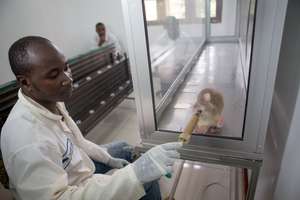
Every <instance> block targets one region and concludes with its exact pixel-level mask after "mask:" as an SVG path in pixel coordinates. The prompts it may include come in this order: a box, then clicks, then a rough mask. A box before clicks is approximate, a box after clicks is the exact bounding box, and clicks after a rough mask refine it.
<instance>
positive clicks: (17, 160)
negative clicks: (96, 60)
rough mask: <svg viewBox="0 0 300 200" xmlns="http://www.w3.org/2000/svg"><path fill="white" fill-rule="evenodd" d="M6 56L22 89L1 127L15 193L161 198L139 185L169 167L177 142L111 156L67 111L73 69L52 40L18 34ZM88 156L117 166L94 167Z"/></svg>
mask: <svg viewBox="0 0 300 200" xmlns="http://www.w3.org/2000/svg"><path fill="white" fill-rule="evenodd" d="M9 61H10V65H11V68H12V71H13V72H14V74H15V75H16V78H17V80H18V82H19V83H20V86H21V89H20V91H19V93H18V97H19V100H18V101H17V103H16V104H15V106H14V107H13V109H12V111H11V113H10V115H9V117H8V119H7V121H6V122H5V124H4V126H3V128H2V132H1V151H2V155H3V160H4V164H5V168H6V170H7V173H8V176H9V179H10V188H11V190H12V192H13V193H14V195H15V197H16V199H22V200H49V199H59V200H62V199H64V200H71V199H76V200H79V199H83V200H89V199H92V200H94V199H95V200H98V199H99V200H112V199H114V200H117V199H120V200H135V199H136V200H137V199H145V200H146V199H152V200H155V199H160V198H161V197H160V195H157V194H156V197H154V196H155V195H153V191H151V188H150V189H149V188H148V189H147V188H144V184H147V183H151V182H153V181H155V180H157V179H159V178H160V177H161V176H162V175H166V174H168V173H171V172H172V165H173V164H174V162H175V159H177V158H179V153H178V152H177V149H178V148H180V147H181V144H180V143H167V144H163V145H158V146H156V147H154V148H152V149H150V150H149V151H147V152H146V153H145V154H143V155H142V156H141V157H140V158H138V159H137V160H136V161H135V162H133V163H131V164H129V163H128V162H127V161H126V160H123V159H118V158H114V157H112V156H111V155H110V154H109V153H107V151H106V150H105V149H103V148H101V147H100V146H98V145H96V144H94V143H92V142H90V141H88V140H86V139H85V138H84V137H83V136H82V134H81V132H80V130H79V129H78V127H77V125H76V124H75V123H74V121H73V120H72V119H71V117H70V116H69V114H68V112H67V110H66V108H65V106H64V103H63V102H64V101H65V100H67V99H68V98H70V96H71V94H72V78H71V71H70V68H69V66H68V64H67V62H66V58H65V57H64V55H63V54H62V53H61V52H60V51H59V49H58V48H57V47H56V46H54V45H53V44H52V43H51V42H50V41H49V40H47V39H45V38H42V37H37V36H29V37H25V38H21V39H20V40H18V41H16V42H15V43H14V44H13V45H12V46H11V47H10V49H9ZM92 159H93V160H94V161H96V162H99V163H102V164H105V165H107V166H109V167H111V168H118V170H116V171H115V172H114V173H113V174H112V175H106V174H95V165H94V163H93V161H92ZM125 165H126V166H125ZM151 192H152V194H151ZM151 195H152V196H151Z"/></svg>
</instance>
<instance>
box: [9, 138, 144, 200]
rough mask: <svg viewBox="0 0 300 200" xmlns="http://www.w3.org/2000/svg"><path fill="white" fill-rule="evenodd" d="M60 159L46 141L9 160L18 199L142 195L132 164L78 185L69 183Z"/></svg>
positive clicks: (22, 151) (121, 197)
mask: <svg viewBox="0 0 300 200" xmlns="http://www.w3.org/2000/svg"><path fill="white" fill-rule="evenodd" d="M29 158H30V159H29ZM61 159H62V158H61V155H60V153H59V152H58V151H56V150H55V149H54V148H53V147H51V146H50V145H48V144H43V145H42V146H41V145H30V146H27V147H25V148H23V149H22V150H20V151H18V152H17V153H16V154H15V155H13V156H12V157H11V159H10V161H9V162H10V163H9V166H10V170H9V176H10V179H11V181H12V183H13V184H14V185H15V186H16V190H17V193H18V195H19V196H20V197H21V199H23V200H49V199H57V200H74V199H76V200H77V199H78V200H79V199H95V200H98V199H99V200H102V199H103V200H104V199H105V200H109V199H124V200H125V199H128V200H129V199H130V200H131V199H139V198H141V197H142V196H143V195H144V189H143V186H142V184H141V183H140V182H139V180H138V179H137V177H136V175H135V173H134V171H133V168H132V166H128V167H125V168H123V169H121V170H118V171H117V172H116V173H115V174H114V175H112V176H108V175H93V176H91V177H90V178H89V179H87V180H86V181H84V183H82V184H80V185H79V186H71V185H69V184H68V175H67V173H66V171H65V170H64V169H63V167H62V164H61V162H62V160H61Z"/></svg>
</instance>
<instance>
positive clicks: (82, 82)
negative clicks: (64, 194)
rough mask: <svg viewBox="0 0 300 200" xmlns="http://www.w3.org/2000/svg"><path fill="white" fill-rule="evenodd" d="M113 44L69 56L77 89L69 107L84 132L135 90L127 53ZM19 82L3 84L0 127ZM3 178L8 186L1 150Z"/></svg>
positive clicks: (0, 91)
mask: <svg viewBox="0 0 300 200" xmlns="http://www.w3.org/2000/svg"><path fill="white" fill-rule="evenodd" d="M114 54H115V47H114V45H113V44H110V45H107V46H105V47H101V48H98V49H95V50H92V51H90V52H87V53H85V54H82V55H79V56H77V57H75V58H73V59H70V60H68V63H69V64H70V68H71V70H72V74H73V82H74V83H73V84H74V91H73V95H72V98H71V99H70V100H69V101H67V102H66V107H67V109H68V111H69V113H70V115H71V117H72V118H73V119H74V121H75V122H76V123H77V125H78V126H79V128H80V130H81V131H82V133H83V134H87V133H88V131H90V130H91V129H92V128H93V127H94V126H95V125H97V123H99V121H100V120H101V119H103V118H104V117H105V116H106V115H107V114H108V113H109V112H110V111H111V110H112V109H113V108H115V107H116V106H117V105H118V104H119V103H120V102H122V101H123V100H124V98H126V97H127V96H128V94H130V93H131V92H132V90H133V86H132V81H131V74H130V69H129V62H128V59H127V57H126V55H122V56H117V58H116V56H115V55H114ZM18 90H19V86H18V84H17V82H16V81H11V82H8V83H6V84H4V85H2V86H0V127H1V128H2V126H3V124H4V122H5V120H6V118H7V116H8V114H9V112H10V110H11V109H12V107H13V106H14V104H15V103H16V101H17V99H18V96H17V93H18ZM0 182H1V183H2V184H3V185H4V186H5V187H8V177H7V175H6V173H5V169H4V165H3V162H2V155H1V154H0Z"/></svg>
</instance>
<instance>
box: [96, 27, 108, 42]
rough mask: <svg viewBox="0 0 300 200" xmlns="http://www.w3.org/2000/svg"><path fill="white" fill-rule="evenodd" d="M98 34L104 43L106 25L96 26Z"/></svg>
mask: <svg viewBox="0 0 300 200" xmlns="http://www.w3.org/2000/svg"><path fill="white" fill-rule="evenodd" d="M96 32H97V34H98V36H99V38H100V41H101V42H102V43H103V42H105V40H106V30H105V25H104V24H103V23H101V22H99V23H97V24H96Z"/></svg>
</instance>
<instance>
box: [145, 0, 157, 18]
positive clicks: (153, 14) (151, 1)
mask: <svg viewBox="0 0 300 200" xmlns="http://www.w3.org/2000/svg"><path fill="white" fill-rule="evenodd" d="M145 7H146V9H145V10H146V18H147V21H154V20H157V3H156V0H145Z"/></svg>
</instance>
